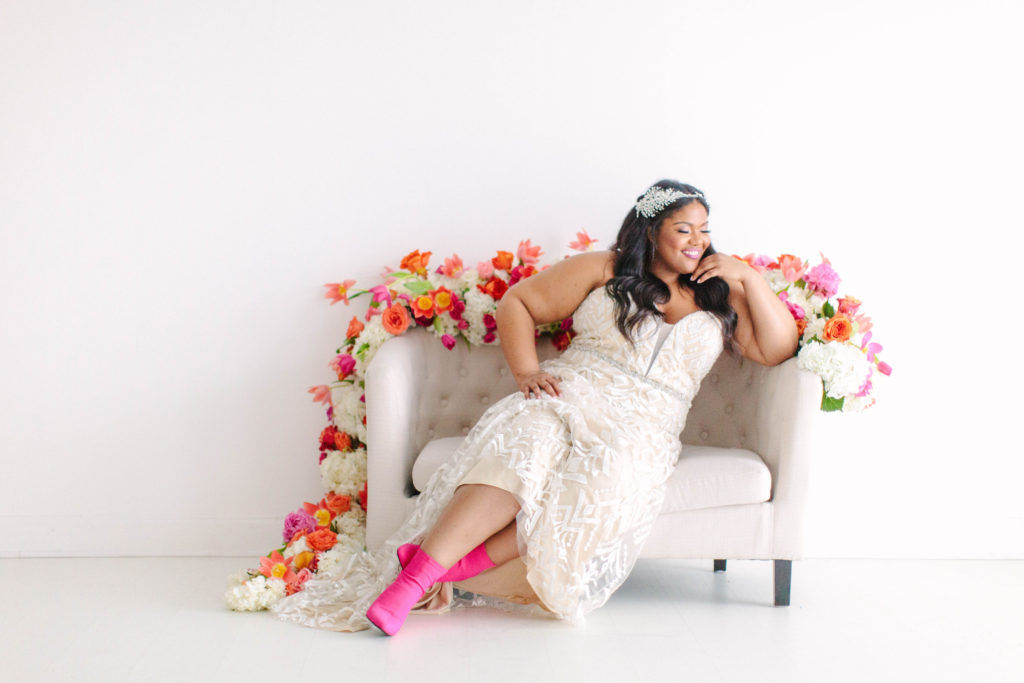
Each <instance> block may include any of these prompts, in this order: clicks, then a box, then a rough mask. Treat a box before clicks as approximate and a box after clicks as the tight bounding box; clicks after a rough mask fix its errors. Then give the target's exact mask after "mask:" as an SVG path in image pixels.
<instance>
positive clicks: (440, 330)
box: [434, 316, 444, 334]
mask: <svg viewBox="0 0 1024 683" xmlns="http://www.w3.org/2000/svg"><path fill="white" fill-rule="evenodd" d="M434 329H435V330H437V332H438V334H442V333H443V332H444V325H442V324H441V316H435V317H434Z"/></svg>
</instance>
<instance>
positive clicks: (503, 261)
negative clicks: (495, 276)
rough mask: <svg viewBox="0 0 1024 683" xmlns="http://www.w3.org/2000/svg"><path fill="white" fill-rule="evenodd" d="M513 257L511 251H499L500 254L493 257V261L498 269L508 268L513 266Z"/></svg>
mask: <svg viewBox="0 0 1024 683" xmlns="http://www.w3.org/2000/svg"><path fill="white" fill-rule="evenodd" d="M512 257H513V254H512V252H511V251H499V252H498V255H497V256H495V257H494V258H492V259H491V263H493V264H494V268H495V269H496V270H508V269H509V268H511V267H512Z"/></svg>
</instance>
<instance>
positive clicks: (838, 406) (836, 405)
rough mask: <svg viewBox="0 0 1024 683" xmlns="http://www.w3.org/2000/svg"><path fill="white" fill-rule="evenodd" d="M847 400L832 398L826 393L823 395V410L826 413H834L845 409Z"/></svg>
mask: <svg viewBox="0 0 1024 683" xmlns="http://www.w3.org/2000/svg"><path fill="white" fill-rule="evenodd" d="M844 401H846V399H845V398H832V397H831V396H829V395H828V394H826V393H822V395H821V409H822V410H823V411H824V412H826V413H832V412H835V411H837V410H842V409H843V402H844Z"/></svg>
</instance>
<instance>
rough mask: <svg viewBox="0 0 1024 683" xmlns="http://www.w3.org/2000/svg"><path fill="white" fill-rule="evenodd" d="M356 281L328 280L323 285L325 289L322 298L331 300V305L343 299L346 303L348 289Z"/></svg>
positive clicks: (346, 303)
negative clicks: (328, 281)
mask: <svg viewBox="0 0 1024 683" xmlns="http://www.w3.org/2000/svg"><path fill="white" fill-rule="evenodd" d="M355 283H356V281H355V280H345V281H344V282H330V283H328V284H326V285H324V287H326V288H327V291H326V292H324V298H325V299H330V300H331V305H332V306H333V305H334V304H336V303H338V302H339V301H344V302H345V305H346V306H347V305H348V290H349V288H350V287H351V286H352V285H354V284H355Z"/></svg>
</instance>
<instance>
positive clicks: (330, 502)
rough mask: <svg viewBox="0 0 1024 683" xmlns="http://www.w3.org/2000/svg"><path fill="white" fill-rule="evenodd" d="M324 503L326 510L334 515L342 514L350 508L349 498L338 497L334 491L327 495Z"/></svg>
mask: <svg viewBox="0 0 1024 683" xmlns="http://www.w3.org/2000/svg"><path fill="white" fill-rule="evenodd" d="M326 501H327V509H328V510H330V511H331V512H333V513H334V514H335V515H341V514H344V513H346V512H348V511H349V509H350V508H351V507H352V498H351V497H350V496H340V495H338V494H337V493H335V492H334V491H331V492H330V493H328V494H327V499H326Z"/></svg>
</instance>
